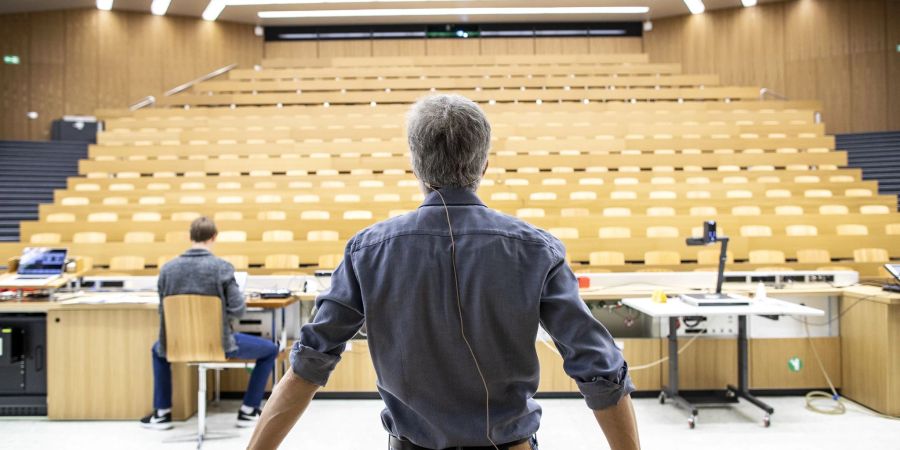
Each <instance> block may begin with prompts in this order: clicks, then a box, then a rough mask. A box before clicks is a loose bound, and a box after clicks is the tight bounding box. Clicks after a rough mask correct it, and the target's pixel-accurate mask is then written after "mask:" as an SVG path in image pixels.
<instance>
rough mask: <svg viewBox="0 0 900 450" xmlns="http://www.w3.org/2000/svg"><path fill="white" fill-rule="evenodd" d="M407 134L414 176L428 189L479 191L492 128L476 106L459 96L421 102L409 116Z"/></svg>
mask: <svg viewBox="0 0 900 450" xmlns="http://www.w3.org/2000/svg"><path fill="white" fill-rule="evenodd" d="M406 131H407V139H408V141H409V151H410V153H411V154H412V168H413V173H415V174H416V176H417V177H418V178H419V180H421V181H422V182H423V183H424V184H426V187H430V186H436V187H457V188H467V189H471V190H475V189H477V188H478V185H479V184H480V183H481V177H482V175H483V174H484V168H485V164H487V158H488V151H489V150H490V146H491V124H489V123H488V121H487V117H485V115H484V111H482V110H481V108H480V107H479V106H478V105H477V104H475V102H473V101H471V100H469V99H467V98H465V97H463V96H461V95H456V94H441V95H432V96H428V97H425V98H423V99H420V100H419V101H418V102H416V103H415V104H414V105H413V106H412V108H411V109H410V111H409V114H408V115H407V122H406ZM428 185H430V186H428Z"/></svg>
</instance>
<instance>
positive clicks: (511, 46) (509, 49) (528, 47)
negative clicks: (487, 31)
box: [479, 38, 535, 55]
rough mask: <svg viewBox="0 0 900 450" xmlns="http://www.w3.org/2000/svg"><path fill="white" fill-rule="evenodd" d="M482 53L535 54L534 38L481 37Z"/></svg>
mask: <svg viewBox="0 0 900 450" xmlns="http://www.w3.org/2000/svg"><path fill="white" fill-rule="evenodd" d="M479 41H480V42H481V54H482V55H533V54H535V50H534V49H535V39H533V38H491V39H479Z"/></svg>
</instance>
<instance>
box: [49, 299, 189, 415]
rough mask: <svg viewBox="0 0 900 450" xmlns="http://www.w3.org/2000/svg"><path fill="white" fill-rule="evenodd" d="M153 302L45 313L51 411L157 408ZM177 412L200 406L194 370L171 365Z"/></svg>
mask: <svg viewBox="0 0 900 450" xmlns="http://www.w3.org/2000/svg"><path fill="white" fill-rule="evenodd" d="M158 332H159V316H158V314H157V311H156V309H155V308H127V309H119V308H116V307H113V306H110V307H107V308H102V309H101V308H90V309H74V308H73V309H68V308H59V309H55V310H51V311H49V312H48V314H47V368H48V371H47V378H48V379H47V382H48V387H47V389H48V393H47V403H48V417H49V418H50V419H62V420H116V419H119V420H134V419H139V418H141V417H143V416H144V415H146V414H147V413H148V412H150V411H151V410H152V408H153V367H152V363H151V356H150V349H151V346H152V345H153V343H154V342H156V340H157V336H158ZM172 386H173V392H172V401H173V405H172V406H173V411H172V413H173V418H174V419H175V420H185V419H187V418H188V417H190V416H192V415H193V414H194V412H195V411H196V397H197V396H196V392H197V375H196V370H195V369H193V368H189V367H187V366H185V365H184V364H174V365H173V366H172Z"/></svg>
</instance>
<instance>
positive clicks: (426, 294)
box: [250, 95, 640, 450]
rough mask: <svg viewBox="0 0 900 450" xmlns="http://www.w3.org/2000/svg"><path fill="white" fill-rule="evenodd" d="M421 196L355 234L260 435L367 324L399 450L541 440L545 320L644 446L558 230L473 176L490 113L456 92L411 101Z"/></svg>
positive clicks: (611, 421)
mask: <svg viewBox="0 0 900 450" xmlns="http://www.w3.org/2000/svg"><path fill="white" fill-rule="evenodd" d="M407 134H408V140H409V149H410V152H411V154H412V167H413V172H414V173H415V175H416V177H417V178H418V179H419V181H420V182H421V184H422V189H423V191H424V192H425V193H426V197H425V201H424V202H423V203H422V205H421V206H420V207H419V208H418V209H417V210H416V211H413V212H411V213H408V214H406V215H403V216H400V217H396V218H393V219H390V220H387V221H384V222H381V223H378V224H375V225H373V226H371V227H369V228H367V229H365V230H363V231H361V232H359V233H357V234H356V235H355V236H354V237H353V238H351V239H350V241H349V242H348V243H347V246H346V250H345V254H344V260H343V262H342V263H341V265H340V266H339V267H338V268H337V269H336V270H335V272H334V274H333V276H332V281H331V287H330V288H329V289H328V290H326V291H325V292H322V293H321V294H320V295H319V296H318V298H317V299H316V305H317V306H318V313H317V315H316V317H315V319H314V320H313V322H311V323H309V324H307V325H305V326H304V327H303V328H302V330H301V333H300V340H299V341H298V342H297V343H295V345H294V348H293V349H292V352H291V365H292V368H293V370H292V371H290V372H288V373H287V374H286V375H285V376H284V377H283V378H282V379H281V381H280V382H279V383H278V385H277V387H276V388H275V390H274V392H273V393H272V397H271V398H270V399H269V401H268V402H267V403H266V405H265V408H264V409H263V413H262V417H261V418H260V422H259V424H258V425H257V427H256V430H255V431H254V433H253V437H252V439H251V441H250V448H252V449H268V448H275V447H277V446H278V445H279V444H280V443H281V442H282V440H283V439H284V437H285V436H286V435H287V433H288V432H289V431H290V430H291V428H292V427H293V426H294V424H295V423H296V422H297V420H298V419H299V418H300V416H301V415H302V414H303V411H304V410H305V409H306V407H307V406H308V405H309V403H310V401H311V400H312V397H313V395H314V394H315V392H316V390H317V389H318V388H319V387H320V386H324V385H325V384H326V382H327V381H328V376H329V375H330V374H331V371H332V370H333V369H334V367H335V366H336V365H337V363H338V361H340V355H341V353H342V352H343V350H344V348H345V344H346V342H347V341H348V340H349V339H351V338H352V337H353V336H354V335H355V334H356V332H357V331H358V330H359V329H360V327H362V325H363V324H364V323H365V324H366V326H367V335H368V343H369V350H370V352H371V354H372V362H373V363H374V365H375V371H376V373H377V375H378V382H377V385H378V391H379V393H380V395H381V398H382V399H383V400H384V403H385V406H386V408H385V410H384V411H383V412H382V414H381V420H382V423H383V425H384V428H385V430H387V432H388V433H389V435H390V436H389V439H388V440H389V448H390V450H407V449H410V450H418V449H500V450H505V449H509V450H526V449H537V448H538V446H537V439H536V437H535V433H536V432H537V429H538V426H539V424H540V418H541V408H540V406H539V405H538V404H537V402H535V401H534V399H533V398H532V397H533V396H534V394H535V392H536V391H537V388H538V381H539V375H540V368H539V365H538V358H537V353H536V351H535V338H536V336H537V332H538V327H539V326H542V327H543V328H544V329H545V330H546V331H547V332H548V333H549V334H550V335H551V336H552V337H553V340H554V341H555V343H556V347H557V348H558V349H559V352H560V354H561V355H562V357H563V360H564V361H563V367H564V369H565V371H566V373H567V374H568V375H569V376H571V377H572V378H573V379H574V380H575V382H576V384H577V385H578V388H579V390H580V391H581V393H582V394H583V395H584V398H585V400H586V401H587V405H588V407H589V408H590V409H592V410H593V413H594V416H595V417H596V419H597V422H598V423H599V425H600V427H601V429H602V430H603V433H604V434H605V435H606V439H607V441H608V442H609V444H610V446H611V447H612V448H613V449H614V450H619V449H637V448H639V447H640V444H639V440H638V432H637V425H636V421H635V416H634V410H633V408H632V404H631V397H630V395H629V394H630V393H631V392H632V391H633V390H634V386H633V385H632V383H631V379H630V378H629V375H628V366H627V364H626V363H625V359H624V358H623V356H622V353H621V352H620V351H619V349H618V348H616V346H615V345H614V343H613V339H612V336H610V334H609V332H608V331H607V330H606V328H605V327H604V326H603V325H601V324H600V322H598V321H597V320H596V319H594V317H593V316H592V315H591V313H590V311H589V310H588V308H587V306H586V305H585V304H584V302H583V301H582V300H581V298H580V297H579V294H578V282H577V280H576V278H575V275H574V274H573V273H572V270H571V269H570V268H569V266H568V264H566V259H565V249H564V247H563V245H562V243H561V242H560V241H559V240H558V239H556V238H555V237H553V236H551V235H550V234H549V233H547V232H545V231H543V230H540V229H538V228H535V227H534V226H532V225H529V224H527V223H525V222H523V221H521V220H518V219H516V218H514V217H510V216H507V215H504V214H501V213H498V212H496V211H494V210H491V209H489V208H487V207H486V206H485V205H484V203H482V202H481V200H480V199H479V198H478V197H477V196H476V195H475V191H476V190H477V189H478V186H479V184H480V182H481V179H482V177H483V176H484V173H485V171H486V170H487V160H488V151H489V148H490V140H491V127H490V124H489V123H488V121H487V118H486V117H485V115H484V112H483V111H482V110H481V108H480V107H479V106H478V105H476V104H475V103H473V102H472V101H470V100H468V99H466V98H464V97H461V96H458V95H437V96H431V97H427V98H425V99H422V100H420V101H419V102H418V103H416V104H415V105H413V107H412V109H411V110H410V112H409V116H408V124H407Z"/></svg>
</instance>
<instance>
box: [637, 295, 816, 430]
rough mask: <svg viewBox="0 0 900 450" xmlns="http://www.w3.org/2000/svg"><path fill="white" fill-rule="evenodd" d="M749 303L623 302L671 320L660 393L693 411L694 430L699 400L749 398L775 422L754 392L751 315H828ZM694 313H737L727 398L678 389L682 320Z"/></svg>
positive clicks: (774, 302)
mask: <svg viewBox="0 0 900 450" xmlns="http://www.w3.org/2000/svg"><path fill="white" fill-rule="evenodd" d="M744 298H745V299H746V300H747V301H748V304H747V305H735V306H694V305H691V304H688V303H686V302H684V301H682V300H681V299H680V298H677V297H675V298H670V299H668V301H666V302H665V303H661V302H655V301H653V300H652V299H650V298H628V299H624V300H623V301H622V302H623V303H624V304H625V305H626V306H628V307H631V308H633V309H635V310H637V311H640V312H641V313H643V314H646V315H648V316H651V317H655V318H663V319H667V320H668V322H669V335H668V348H669V381H668V384H667V385H666V386H664V387H663V389H662V392H661V393H660V396H659V399H660V403H665V401H666V400H673V401H674V402H675V404H677V405H679V406H682V407H684V408H685V409H687V410H689V411H690V413H691V416H690V417H689V418H688V426H690V427H691V428H692V429H693V428H694V427H695V426H696V424H697V412H698V411H697V403H714V404H723V403H737V402H738V399H739V398H742V399H744V400H747V401H748V402H750V403H752V404H754V405H756V406H757V407H758V408H760V409H762V410H763V411H765V413H766V414H765V415H764V416H763V425H764V426H766V427H768V426H769V425H770V424H771V415H772V414H773V413H774V412H775V410H774V409H773V408H772V407H771V406H769V405H767V404H766V403H765V402H763V401H762V400H759V399H758V398H756V396H754V395H753V394H751V393H750V384H749V378H750V376H749V365H750V364H749V362H750V361H749V360H750V358H749V345H748V339H747V316H753V315H755V316H786V315H792V316H803V317H807V316H809V317H817V316H824V315H825V312H824V311H822V310H819V309H815V308H810V307H807V306H802V305H798V304H796V303H791V302H786V301H783V300H778V299H774V298H771V297H767V298H760V299H756V298H754V299H750V298H747V297H744ZM692 316H706V317H709V316H737V317H738V332H737V352H738V356H737V374H738V376H737V378H738V382H737V386H733V385H730V384H729V385H727V388H726V393H725V397H724V398H720V397H715V396H713V397H712V398H700V399H697V400H694V401H691V400H690V399H689V397H687V396H685V395H683V394H682V393H681V392H680V391H679V389H678V378H679V371H678V332H677V330H678V320H679V319H682V320H684V318H686V317H692Z"/></svg>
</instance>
